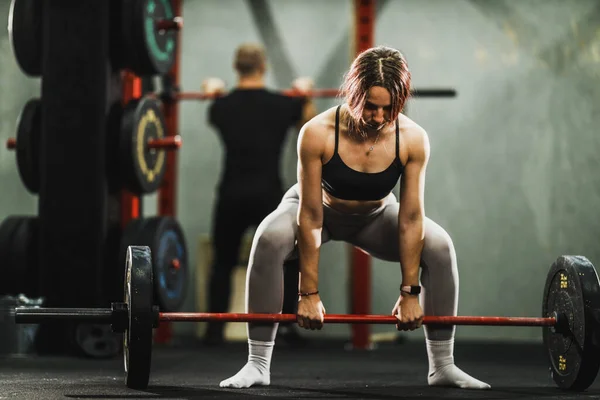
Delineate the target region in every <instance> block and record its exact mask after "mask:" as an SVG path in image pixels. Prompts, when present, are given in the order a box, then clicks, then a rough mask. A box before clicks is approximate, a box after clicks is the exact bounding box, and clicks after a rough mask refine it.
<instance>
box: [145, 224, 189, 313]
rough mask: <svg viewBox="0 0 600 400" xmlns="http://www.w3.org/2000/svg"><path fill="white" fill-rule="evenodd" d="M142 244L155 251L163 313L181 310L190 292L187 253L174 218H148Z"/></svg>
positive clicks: (156, 286)
mask: <svg viewBox="0 0 600 400" xmlns="http://www.w3.org/2000/svg"><path fill="white" fill-rule="evenodd" d="M139 241H140V243H141V244H143V245H145V246H149V247H150V248H151V250H152V268H153V274H154V294H155V296H156V301H157V303H158V306H159V307H160V310H161V311H164V312H176V311H179V310H180V309H181V306H182V305H183V302H184V300H185V296H186V294H187V289H188V252H187V245H186V242H185V237H184V235H183V230H182V229H181V226H180V225H179V223H178V222H177V220H176V219H174V218H172V217H166V216H157V217H151V218H148V219H147V221H146V222H145V223H144V226H143V228H142V229H141V230H140V240H139ZM174 261H176V262H175V263H174Z"/></svg>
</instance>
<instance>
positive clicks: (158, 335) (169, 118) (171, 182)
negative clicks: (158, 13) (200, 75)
mask: <svg viewBox="0 0 600 400" xmlns="http://www.w3.org/2000/svg"><path fill="white" fill-rule="evenodd" d="M171 5H172V7H173V15H175V16H177V17H181V16H182V13H183V7H182V0H171ZM176 32H177V36H178V38H177V47H176V49H175V62H174V63H173V66H172V67H171V70H170V71H169V72H168V74H167V75H168V78H169V79H170V81H171V83H172V85H173V88H176V89H177V90H179V61H180V56H181V30H180V29H179V30H177V31H176ZM163 115H164V117H165V124H166V128H167V130H166V136H176V135H178V134H179V132H178V131H179V124H178V122H179V101H177V100H175V101H165V102H163ZM178 154H179V152H178V151H168V152H167V162H166V168H165V174H164V177H163V183H162V185H161V187H160V189H159V190H158V214H159V215H166V216H173V217H174V216H176V214H177V155H178ZM172 336H173V328H172V326H171V324H170V323H166V324H160V325H159V326H158V328H157V329H156V331H155V335H154V341H155V342H156V343H168V342H169V341H170V340H171V338H172Z"/></svg>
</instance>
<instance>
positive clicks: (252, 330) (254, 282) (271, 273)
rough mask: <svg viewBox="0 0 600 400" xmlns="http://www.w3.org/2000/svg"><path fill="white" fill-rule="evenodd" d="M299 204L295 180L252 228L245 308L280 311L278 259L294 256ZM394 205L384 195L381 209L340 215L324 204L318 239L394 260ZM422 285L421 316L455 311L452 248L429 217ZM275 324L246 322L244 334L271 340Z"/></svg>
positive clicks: (443, 335)
mask: <svg viewBox="0 0 600 400" xmlns="http://www.w3.org/2000/svg"><path fill="white" fill-rule="evenodd" d="M298 203H299V196H298V187H297V184H296V185H295V186H293V187H292V188H291V189H289V190H288V191H287V193H285V195H284V196H283V198H282V200H281V203H280V204H279V206H278V207H277V209H275V211H273V212H272V213H271V214H269V215H268V216H267V217H266V218H265V219H264V220H263V221H262V223H261V224H260V225H259V226H258V228H257V230H256V234H255V236H254V240H253V242H252V249H251V252H250V260H249V265H248V272H247V275H246V312H250V313H273V314H277V313H281V308H282V303H283V263H284V261H285V260H286V259H289V258H291V257H295V256H296V254H295V252H296V249H295V245H296V236H297V234H298V224H297V220H296V217H297V213H298ZM398 210H399V203H398V201H397V200H396V198H395V196H394V195H393V194H390V195H389V196H388V197H387V198H386V200H385V202H384V205H383V206H382V207H381V208H379V209H378V210H375V211H374V212H372V213H370V214H368V215H359V214H344V213H341V212H338V211H336V210H333V209H332V208H330V207H327V206H325V205H324V206H323V230H322V232H323V233H322V244H324V243H326V242H328V241H330V240H337V241H344V242H347V243H350V244H352V245H354V246H356V247H358V248H360V249H362V250H364V251H365V252H367V253H369V254H370V255H372V256H373V257H376V258H379V259H382V260H386V261H392V262H399V249H398V245H399V243H398V242H399V240H398ZM399 283H400V282H398V284H399ZM421 285H422V287H423V291H422V295H421V306H422V307H423V312H424V313H425V315H456V312H457V305H458V270H457V266H456V253H455V251H454V246H453V244H452V240H451V239H450V236H449V235H448V233H446V231H445V230H444V229H443V228H442V227H440V226H439V225H438V224H436V223H435V222H433V221H432V220H430V219H429V218H426V219H425V244H424V248H423V252H422V256H421ZM395 295H396V294H394V296H395ZM397 295H399V293H397ZM391 311H392V310H391V307H390V313H391ZM277 326H278V325H277V324H273V323H270V324H254V323H249V324H248V337H249V338H250V339H252V340H259V341H273V340H275V335H276V332H277ZM424 329H425V336H426V338H428V339H431V340H448V339H451V338H452V337H453V336H454V330H455V329H454V328H453V327H433V326H429V325H426V326H425V327H424Z"/></svg>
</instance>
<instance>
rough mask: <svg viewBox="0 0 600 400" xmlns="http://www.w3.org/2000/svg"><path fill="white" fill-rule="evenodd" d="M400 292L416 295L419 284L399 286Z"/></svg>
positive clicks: (418, 291) (419, 291)
mask: <svg viewBox="0 0 600 400" xmlns="http://www.w3.org/2000/svg"><path fill="white" fill-rule="evenodd" d="M400 292H401V293H404V294H410V295H413V296H416V295H418V294H420V293H421V286H400Z"/></svg>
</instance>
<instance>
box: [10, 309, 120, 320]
mask: <svg viewBox="0 0 600 400" xmlns="http://www.w3.org/2000/svg"><path fill="white" fill-rule="evenodd" d="M112 320H113V310H112V309H110V308H36V307H16V308H15V322H16V323H17V324H37V323H40V322H46V321H78V322H97V323H107V324H109V323H111V322H112Z"/></svg>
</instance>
